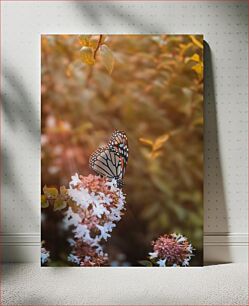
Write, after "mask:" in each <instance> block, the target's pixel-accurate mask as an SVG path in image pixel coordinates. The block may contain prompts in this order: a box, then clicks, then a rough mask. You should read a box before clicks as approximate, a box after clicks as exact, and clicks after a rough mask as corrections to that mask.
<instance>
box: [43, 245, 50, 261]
mask: <svg viewBox="0 0 249 306" xmlns="http://www.w3.org/2000/svg"><path fill="white" fill-rule="evenodd" d="M49 256H50V253H49V251H47V250H46V249H45V248H44V247H42V248H41V264H42V265H44V264H46V263H47V262H48V260H49Z"/></svg>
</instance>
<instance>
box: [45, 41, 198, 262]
mask: <svg viewBox="0 0 249 306" xmlns="http://www.w3.org/2000/svg"><path fill="white" fill-rule="evenodd" d="M103 45H104V46H103ZM41 49H42V52H41V56H42V63H41V82H42V84H41V95H42V96H41V109H42V122H41V129H42V136H41V151H42V152H41V171H42V179H41V188H43V187H44V186H45V185H46V186H49V187H57V188H59V187H60V186H63V185H64V186H66V187H68V183H69V181H70V177H71V176H72V175H74V174H75V173H76V172H77V173H79V174H82V175H87V174H89V173H91V172H92V171H91V170H90V169H89V167H88V160H89V156H90V155H91V153H92V152H93V151H95V150H96V149H97V147H98V146H99V145H103V144H105V143H106V142H107V141H108V140H109V137H110V135H111V134H112V132H113V131H114V130H115V129H121V130H124V131H126V133H127V136H128V140H129V150H130V155H129V161H128V166H127V170H126V175H125V180H124V182H125V185H124V192H125V193H126V195H127V204H126V209H127V210H126V212H125V215H124V216H123V218H122V220H121V221H120V222H119V223H118V226H117V227H116V228H115V229H114V230H113V233H112V237H111V238H110V239H109V240H108V243H107V245H106V250H107V252H108V253H109V257H110V264H112V265H125V266H128V265H131V266H133V265H135V266H137V265H139V263H138V261H139V260H143V259H146V256H147V254H148V252H149V251H151V250H152V247H151V241H152V240H154V239H156V238H158V237H159V236H160V235H162V234H165V233H173V232H177V233H181V234H183V235H184V236H186V237H187V238H188V239H189V241H190V242H191V243H192V244H193V247H194V248H195V251H194V253H195V256H194V257H193V259H192V260H191V262H190V265H191V266H199V265H202V264H203V37H202V36H201V35H91V36H85V35H42V38H41ZM62 215H63V210H58V211H54V210H53V209H52V208H51V207H48V208H46V209H42V240H44V241H45V242H46V245H47V248H48V249H49V250H50V253H51V260H52V264H53V265H67V264H68V263H67V261H66V257H67V253H68V252H69V246H68V244H67V242H66V238H67V233H65V232H63V231H62V230H60V224H61V219H62Z"/></svg>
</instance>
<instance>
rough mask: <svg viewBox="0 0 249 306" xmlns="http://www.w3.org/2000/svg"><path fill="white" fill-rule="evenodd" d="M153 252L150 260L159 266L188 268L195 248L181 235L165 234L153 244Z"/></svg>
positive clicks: (150, 254)
mask: <svg viewBox="0 0 249 306" xmlns="http://www.w3.org/2000/svg"><path fill="white" fill-rule="evenodd" d="M152 246H153V252H151V253H149V258H150V259H151V260H152V261H153V262H154V263H155V264H156V265H158V266H160V267H165V266H188V265H189V262H190V260H191V257H192V256H193V247H192V245H191V244H190V243H189V242H188V240H187V238H186V237H184V236H182V235H180V234H178V235H177V234H170V235H168V234H165V235H163V236H160V237H159V238H158V239H156V240H155V241H153V242H152Z"/></svg>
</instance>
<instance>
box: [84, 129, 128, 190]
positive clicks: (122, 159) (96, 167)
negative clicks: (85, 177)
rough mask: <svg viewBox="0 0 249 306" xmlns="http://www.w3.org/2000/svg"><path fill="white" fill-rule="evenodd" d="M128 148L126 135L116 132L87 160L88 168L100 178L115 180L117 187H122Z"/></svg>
mask: <svg viewBox="0 0 249 306" xmlns="http://www.w3.org/2000/svg"><path fill="white" fill-rule="evenodd" d="M128 156H129V148H128V139H127V136H126V133H125V132H123V131H119V130H116V131H114V132H113V133H112V136H111V138H110V140H109V142H108V144H107V145H106V146H104V147H99V148H98V149H97V150H96V151H95V152H94V153H93V154H92V155H91V156H90V159H89V166H90V168H91V169H92V170H93V171H94V172H96V173H97V174H99V175H101V176H105V177H107V178H109V179H115V180H116V181H117V186H118V187H119V188H121V187H122V186H123V178H124V174H125V168H126V165H127V162H128Z"/></svg>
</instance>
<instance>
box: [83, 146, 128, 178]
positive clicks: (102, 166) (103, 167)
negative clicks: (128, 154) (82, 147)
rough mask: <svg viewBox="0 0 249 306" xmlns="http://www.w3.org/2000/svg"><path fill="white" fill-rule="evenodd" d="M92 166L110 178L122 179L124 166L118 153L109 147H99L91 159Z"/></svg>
mask: <svg viewBox="0 0 249 306" xmlns="http://www.w3.org/2000/svg"><path fill="white" fill-rule="evenodd" d="M89 165H90V167H91V168H92V169H93V170H94V171H95V172H96V173H98V174H100V175H103V176H106V177H108V178H110V179H112V178H115V179H116V180H119V179H122V171H121V170H122V169H121V168H122V166H121V162H120V159H119V156H118V154H116V153H115V152H113V151H111V150H110V149H109V148H108V147H103V148H99V149H98V150H97V151H96V152H94V153H93V154H92V155H91V157H90V160H89Z"/></svg>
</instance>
